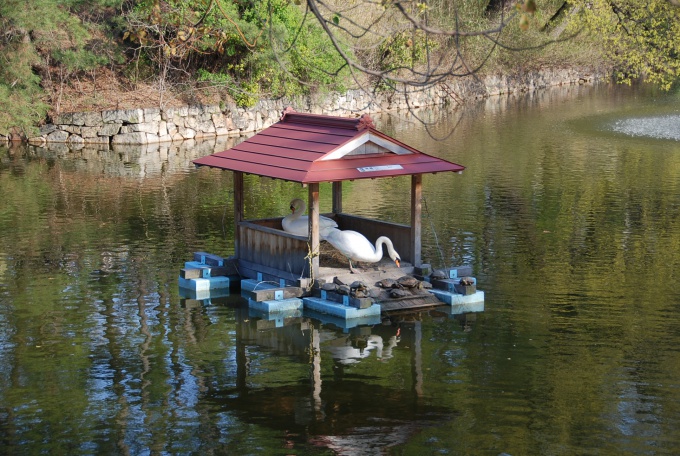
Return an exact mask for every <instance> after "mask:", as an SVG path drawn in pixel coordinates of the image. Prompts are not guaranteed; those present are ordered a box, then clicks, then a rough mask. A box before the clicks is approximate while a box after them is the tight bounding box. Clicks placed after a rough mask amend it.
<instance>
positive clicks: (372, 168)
mask: <svg viewBox="0 0 680 456" xmlns="http://www.w3.org/2000/svg"><path fill="white" fill-rule="evenodd" d="M393 169H404V167H403V166H401V165H383V166H364V167H363V168H357V171H359V172H360V173H373V172H376V171H391V170H393Z"/></svg>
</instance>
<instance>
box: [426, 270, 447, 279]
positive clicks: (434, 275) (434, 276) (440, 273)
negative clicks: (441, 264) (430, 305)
mask: <svg viewBox="0 0 680 456" xmlns="http://www.w3.org/2000/svg"><path fill="white" fill-rule="evenodd" d="M448 278H449V276H448V275H447V274H446V273H445V272H444V271H442V270H441V269H437V270H436V271H432V274H430V279H432V280H445V279H448Z"/></svg>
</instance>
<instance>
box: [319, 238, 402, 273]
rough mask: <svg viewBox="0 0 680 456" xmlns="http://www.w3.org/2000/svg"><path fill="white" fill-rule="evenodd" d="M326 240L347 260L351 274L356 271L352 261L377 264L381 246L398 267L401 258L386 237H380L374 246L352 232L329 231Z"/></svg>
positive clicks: (380, 256)
mask: <svg viewBox="0 0 680 456" xmlns="http://www.w3.org/2000/svg"><path fill="white" fill-rule="evenodd" d="M326 240H327V241H328V242H329V243H330V244H331V245H332V246H333V247H335V248H336V249H338V250H339V251H340V253H342V254H343V255H344V256H345V257H347V259H348V260H349V270H350V271H351V272H353V273H356V272H357V271H356V270H355V269H354V268H353V267H352V260H354V261H363V262H366V263H377V262H378V261H380V260H381V259H382V257H383V245H385V247H386V248H387V254H388V255H389V257H390V258H391V259H392V261H394V262H395V263H396V265H397V267H400V262H401V258H400V257H399V254H398V253H397V252H396V250H394V245H393V244H392V241H391V240H390V238H388V237H387V236H380V237H379V238H378V239H377V240H376V241H375V245H373V244H371V242H370V241H369V240H368V239H366V237H365V236H364V235H363V234H361V233H358V232H356V231H352V230H345V231H342V230H339V229H337V228H334V229H331V230H329V231H328V233H327V235H326Z"/></svg>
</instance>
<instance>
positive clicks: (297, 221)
mask: <svg viewBox="0 0 680 456" xmlns="http://www.w3.org/2000/svg"><path fill="white" fill-rule="evenodd" d="M290 210H291V214H290V215H287V216H285V217H284V218H283V220H282V221H281V225H283V231H285V232H286V233H290V234H295V235H296V236H304V237H307V236H309V217H308V216H306V215H302V214H304V213H305V202H304V201H302V200H301V199H300V198H295V199H294V200H292V201H291V202H290ZM337 227H338V224H337V223H335V220H333V219H330V218H328V217H324V216H323V215H320V216H319V237H320V238H321V239H326V234H327V233H328V230H330V229H333V228H337Z"/></svg>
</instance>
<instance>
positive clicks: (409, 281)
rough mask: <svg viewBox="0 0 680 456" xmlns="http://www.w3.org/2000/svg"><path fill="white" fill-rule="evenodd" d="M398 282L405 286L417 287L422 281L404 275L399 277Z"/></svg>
mask: <svg viewBox="0 0 680 456" xmlns="http://www.w3.org/2000/svg"><path fill="white" fill-rule="evenodd" d="M397 283H398V284H399V285H401V286H402V287H404V288H415V287H417V286H418V284H419V283H420V280H418V279H416V278H415V277H412V276H408V275H406V276H403V277H399V278H398V279H397Z"/></svg>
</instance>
